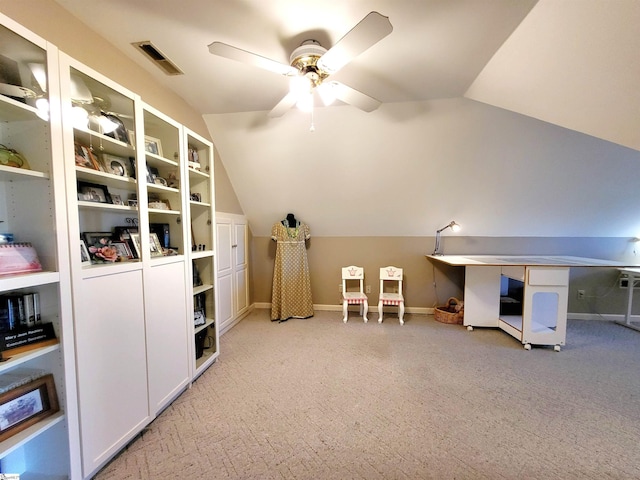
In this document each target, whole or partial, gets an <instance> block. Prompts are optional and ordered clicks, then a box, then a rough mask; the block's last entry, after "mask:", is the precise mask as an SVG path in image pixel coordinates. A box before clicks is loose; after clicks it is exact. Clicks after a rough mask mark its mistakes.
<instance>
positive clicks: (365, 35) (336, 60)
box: [318, 12, 393, 74]
mask: <svg viewBox="0 0 640 480" xmlns="http://www.w3.org/2000/svg"><path fill="white" fill-rule="evenodd" d="M392 30H393V26H392V25H391V22H390V21H389V17H385V16H384V15H380V14H379V13H378V12H370V13H369V14H368V15H367V16H366V17H364V18H363V19H362V20H360V23H358V24H357V25H356V26H355V27H353V28H352V29H351V30H350V31H349V32H347V34H346V35H345V36H344V37H342V38H341V39H340V40H338V42H337V43H336V44H335V45H334V46H333V47H331V48H330V49H329V50H328V51H327V52H326V53H325V54H324V55H322V57H320V59H319V60H318V66H319V67H320V68H321V69H323V70H325V71H326V72H329V74H333V73H336V72H337V71H338V70H340V69H341V68H342V67H344V66H345V65H346V64H347V63H349V62H350V61H351V60H353V59H354V58H355V57H357V56H358V55H360V54H361V53H362V52H364V51H365V50H367V49H368V48H369V47H371V46H373V45H374V44H376V43H377V42H379V41H380V40H382V39H383V38H384V37H386V36H387V35H389V34H390V33H391V31H392Z"/></svg>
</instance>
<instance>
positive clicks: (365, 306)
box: [362, 300, 369, 323]
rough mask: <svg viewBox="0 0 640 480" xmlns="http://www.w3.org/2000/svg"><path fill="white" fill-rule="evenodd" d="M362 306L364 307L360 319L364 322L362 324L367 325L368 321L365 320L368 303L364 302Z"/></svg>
mask: <svg viewBox="0 0 640 480" xmlns="http://www.w3.org/2000/svg"><path fill="white" fill-rule="evenodd" d="M362 306H363V307H364V312H363V313H362V319H363V320H364V323H367V322H368V321H369V319H368V318H367V312H368V311H369V302H367V301H366V300H365V301H364V303H363V304H362Z"/></svg>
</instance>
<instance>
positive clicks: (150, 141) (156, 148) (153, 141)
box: [144, 135, 162, 157]
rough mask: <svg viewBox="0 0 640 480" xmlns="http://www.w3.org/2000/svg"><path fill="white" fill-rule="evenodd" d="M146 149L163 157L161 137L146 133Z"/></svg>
mask: <svg viewBox="0 0 640 480" xmlns="http://www.w3.org/2000/svg"><path fill="white" fill-rule="evenodd" d="M144 149H145V151H147V152H149V153H153V154H154V155H159V156H160V157H162V145H161V144H160V139H159V138H153V137H149V136H148V135H145V136H144Z"/></svg>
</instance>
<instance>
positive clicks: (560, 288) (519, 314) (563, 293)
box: [498, 267, 569, 351]
mask: <svg viewBox="0 0 640 480" xmlns="http://www.w3.org/2000/svg"><path fill="white" fill-rule="evenodd" d="M504 285H506V292H504ZM501 287H502V288H501V293H506V295H501V302H500V316H499V320H498V326H499V327H500V329H502V330H504V331H505V332H507V333H508V334H509V335H511V336H513V337H515V338H517V339H518V340H520V341H521V342H522V344H523V345H524V348H525V349H526V350H531V345H553V346H554V349H555V350H556V351H560V346H561V345H564V342H565V331H566V327H567V314H566V312H567V296H568V291H569V268H568V267H503V268H502V269H501ZM502 299H504V300H502Z"/></svg>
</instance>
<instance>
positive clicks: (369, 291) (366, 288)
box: [364, 285, 371, 293]
mask: <svg viewBox="0 0 640 480" xmlns="http://www.w3.org/2000/svg"><path fill="white" fill-rule="evenodd" d="M364 293H371V285H367V286H365V287H364Z"/></svg>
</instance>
